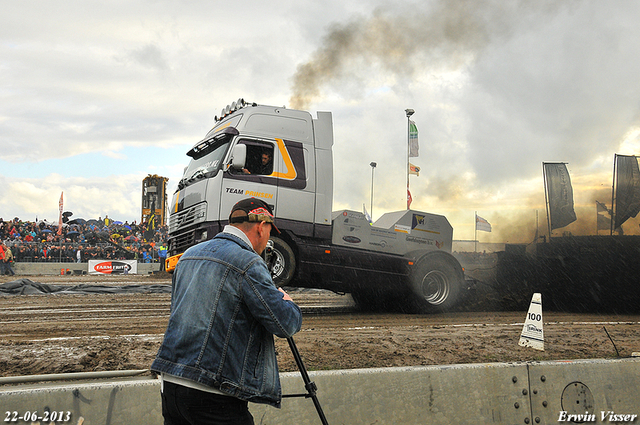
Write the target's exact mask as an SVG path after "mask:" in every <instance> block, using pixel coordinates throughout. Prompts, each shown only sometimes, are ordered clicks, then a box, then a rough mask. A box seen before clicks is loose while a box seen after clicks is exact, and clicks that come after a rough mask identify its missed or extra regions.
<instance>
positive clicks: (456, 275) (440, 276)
mask: <svg viewBox="0 0 640 425" xmlns="http://www.w3.org/2000/svg"><path fill="white" fill-rule="evenodd" d="M456 263H457V261H456V260H455V259H454V260H453V261H452V260H451V259H449V258H446V257H444V256H440V255H430V256H427V257H426V258H423V259H422V260H420V262H419V263H418V264H417V265H416V267H415V269H414V271H413V273H412V275H411V289H412V290H413V293H414V296H415V298H414V301H415V303H414V304H415V308H414V310H416V311H417V312H420V313H422V312H429V311H442V310H446V309H447V308H450V307H452V306H453V305H454V304H455V303H456V301H457V300H458V296H459V295H460V289H461V287H462V284H463V282H464V273H463V272H462V267H460V266H459V265H458V264H456Z"/></svg>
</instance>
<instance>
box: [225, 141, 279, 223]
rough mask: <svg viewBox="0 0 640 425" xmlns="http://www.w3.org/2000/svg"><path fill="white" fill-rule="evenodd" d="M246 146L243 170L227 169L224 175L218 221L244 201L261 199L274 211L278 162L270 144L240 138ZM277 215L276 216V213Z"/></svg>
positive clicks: (273, 146) (273, 145)
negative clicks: (253, 198) (245, 199)
mask: <svg viewBox="0 0 640 425" xmlns="http://www.w3.org/2000/svg"><path fill="white" fill-rule="evenodd" d="M238 143H239V144H244V145H246V146H247V160H246V163H245V168H243V169H242V170H235V169H233V168H230V169H229V170H228V171H227V172H225V173H224V178H223V181H222V195H221V202H220V219H221V220H226V219H227V218H228V217H229V212H230V211H231V208H232V207H233V205H234V204H235V203H236V202H238V201H240V200H241V199H244V198H249V197H255V198H260V199H262V200H264V201H265V202H266V203H268V204H269V205H270V206H271V207H272V208H274V209H275V205H276V199H277V178H276V177H275V175H277V174H278V163H279V161H277V155H276V147H275V143H274V142H270V141H265V140H253V139H240V140H239V141H238ZM276 214H277V213H276Z"/></svg>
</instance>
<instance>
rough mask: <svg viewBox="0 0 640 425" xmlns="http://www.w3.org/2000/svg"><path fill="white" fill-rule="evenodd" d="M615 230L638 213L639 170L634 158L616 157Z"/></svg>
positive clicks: (639, 192)
mask: <svg viewBox="0 0 640 425" xmlns="http://www.w3.org/2000/svg"><path fill="white" fill-rule="evenodd" d="M616 182H617V184H616V191H615V201H616V208H615V217H614V218H615V228H616V229H617V228H619V227H620V226H622V223H624V222H625V221H627V220H628V219H630V218H631V217H635V216H636V215H638V212H640V170H639V169H638V158H637V157H635V156H626V155H616Z"/></svg>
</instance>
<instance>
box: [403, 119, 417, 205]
mask: <svg viewBox="0 0 640 425" xmlns="http://www.w3.org/2000/svg"><path fill="white" fill-rule="evenodd" d="M404 112H405V113H406V114H407V194H406V197H407V209H409V193H410V192H409V171H410V170H409V166H410V165H409V154H410V149H411V115H413V114H414V113H415V112H416V111H414V110H413V109H405V110H404Z"/></svg>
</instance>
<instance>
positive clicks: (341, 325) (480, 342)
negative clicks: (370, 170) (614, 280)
mask: <svg viewBox="0 0 640 425" xmlns="http://www.w3.org/2000/svg"><path fill="white" fill-rule="evenodd" d="M28 278H29V279H31V280H32V281H34V282H40V283H51V284H56V285H61V284H78V283H95V284H100V285H122V284H124V283H126V284H132V283H133V284H154V285H155V284H170V280H168V279H158V278H154V277H153V276H130V277H128V278H127V281H126V282H123V280H122V278H118V277H115V276H109V277H105V276H98V277H92V276H73V277H60V276H57V277H45V276H41V277H34V276H30V277H28ZM14 279H15V278H9V277H8V276H5V277H0V283H3V282H8V281H10V280H14ZM291 295H292V298H293V299H294V301H296V302H297V303H298V304H299V305H301V306H302V307H303V308H305V311H311V312H310V313H305V315H304V320H303V329H302V331H301V332H300V333H299V334H297V335H296V337H295V341H296V343H297V345H298V348H299V351H300V353H301V355H302V357H303V359H304V361H305V364H306V366H307V368H308V369H310V370H321V369H352V368H371V367H389V366H418V365H436V364H456V363H482V362H503V361H504V362H512V361H531V360H563V359H586V358H613V357H616V356H617V354H616V347H617V350H618V352H619V355H620V356H621V357H628V356H630V355H631V353H632V352H639V351H640V315H624V316H622V315H588V314H574V313H571V314H570V313H557V312H544V334H545V345H546V346H545V348H546V350H545V351H544V352H540V351H536V350H532V349H525V348H522V347H519V346H518V344H517V343H518V338H519V335H520V332H521V330H522V324H523V321H524V317H525V313H526V312H525V311H517V312H504V311H501V312H456V313H446V314H431V315H405V314H383V313H380V314H376V313H363V312H358V311H356V310H355V309H353V308H350V306H352V305H353V304H352V300H351V297H350V296H349V295H337V294H333V293H330V292H325V291H311V292H297V291H292V292H291ZM169 303H170V295H169V294H133V295H132V294H128V295H115V294H102V295H22V296H0V376H17V375H32V374H48V373H63V372H88V371H103V370H125V369H147V368H148V367H149V365H150V364H151V362H152V360H153V358H154V356H155V354H156V352H157V349H158V347H159V345H160V343H161V341H162V337H163V333H164V330H165V327H166V324H167V320H168V315H169ZM318 305H329V306H333V307H341V308H342V310H341V312H338V313H333V314H317V313H313V311H315V310H313V309H312V307H313V306H318ZM309 309H311V310H309ZM543 311H544V300H543ZM605 328H606V331H608V333H609V335H610V336H611V338H612V339H613V342H614V343H615V347H614V344H613V343H612V342H611V340H610V339H609V337H608V336H607V333H606V332H605ZM276 347H277V350H278V355H279V357H278V358H279V363H280V369H281V371H283V372H284V371H293V370H296V366H295V363H294V360H293V358H292V356H291V353H290V351H289V347H288V345H287V343H286V341H285V340H281V339H278V338H276Z"/></svg>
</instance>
